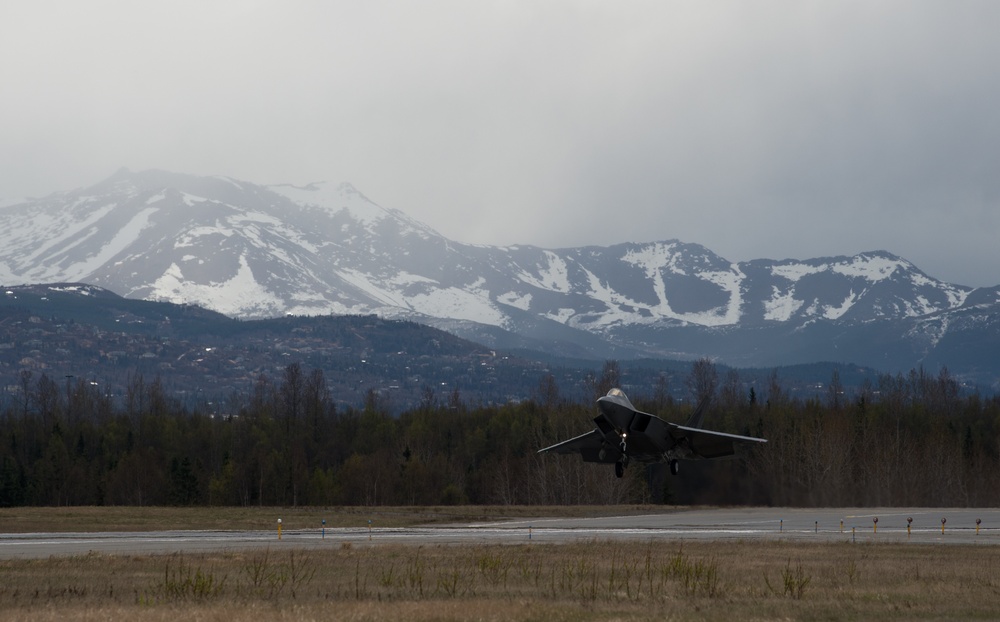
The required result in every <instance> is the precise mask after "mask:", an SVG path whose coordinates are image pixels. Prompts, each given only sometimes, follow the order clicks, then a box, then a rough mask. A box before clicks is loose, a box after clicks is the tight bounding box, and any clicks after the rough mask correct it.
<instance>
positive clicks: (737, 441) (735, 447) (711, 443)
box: [668, 423, 767, 460]
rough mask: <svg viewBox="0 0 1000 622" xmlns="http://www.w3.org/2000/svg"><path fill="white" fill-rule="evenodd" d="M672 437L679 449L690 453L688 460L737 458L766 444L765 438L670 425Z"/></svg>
mask: <svg viewBox="0 0 1000 622" xmlns="http://www.w3.org/2000/svg"><path fill="white" fill-rule="evenodd" d="M668 425H669V426H670V436H671V437H673V439H674V442H675V443H676V445H677V446H678V447H679V448H683V450H684V451H685V452H690V454H691V455H690V456H688V458H696V459H697V458H703V459H709V460H710V459H712V458H727V457H730V456H737V455H739V454H741V453H742V452H743V451H745V450H746V449H748V448H750V447H752V446H753V444H754V443H766V442H767V440H766V439H763V438H756V437H753V436H740V435H739V434H727V433H725V432H713V431H712V430H705V429H702V428H690V427H687V426H683V425H676V424H673V423H671V424H668Z"/></svg>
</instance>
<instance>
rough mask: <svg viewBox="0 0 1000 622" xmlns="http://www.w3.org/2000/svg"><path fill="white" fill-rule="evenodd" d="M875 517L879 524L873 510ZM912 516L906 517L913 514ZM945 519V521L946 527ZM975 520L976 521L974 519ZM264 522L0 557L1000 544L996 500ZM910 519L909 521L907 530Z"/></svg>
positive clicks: (1, 544)
mask: <svg viewBox="0 0 1000 622" xmlns="http://www.w3.org/2000/svg"><path fill="white" fill-rule="evenodd" d="M876 518H877V519H878V522H877V523H876V521H875V519H876ZM908 518H910V519H912V522H910V523H908V521H907V519H908ZM942 519H944V520H945V521H946V522H945V523H944V525H943V527H944V529H943V530H942ZM977 520H978V521H979V524H978V528H977ZM377 523H378V521H377V519H376V520H375V521H374V523H373V526H372V527H371V529H369V528H368V527H351V528H325V529H323V528H321V527H319V526H317V528H316V529H295V530H290V529H286V530H283V532H282V534H281V538H280V539H279V538H278V532H277V528H276V527H275V529H273V530H268V531H148V532H118V533H113V532H100V533H24V534H0V559H31V558H47V557H51V556H73V555H87V554H90V553H99V554H169V553H198V552H210V551H238V550H248V549H264V548H272V549H278V548H285V547H288V548H306V549H316V550H322V549H324V548H328V547H340V546H343V545H344V544H345V543H350V544H351V546H378V545H380V544H390V543H397V544H407V545H436V544H523V543H531V542H537V543H546V544H558V543H566V542H572V541H587V540H620V539H624V540H640V541H676V540H689V539H697V540H722V541H724V540H777V539H788V540H793V539H794V540H802V541H815V542H857V543H865V542H887V543H888V542H899V543H905V542H914V543H934V544H943V545H947V544H963V545H980V544H981V545H991V544H1000V509H954V508H951V509H948V508H912V509H907V508H882V509H873V508H864V509H846V508H827V509H800V508H795V509H792V508H727V509H694V510H678V511H676V512H670V513H655V514H644V515H635V516H612V517H600V518H551V517H550V518H536V519H519V520H516V521H497V522H482V523H463V524H453V525H436V526H424V527H420V526H418V527H402V528H383V527H379V526H378V524H377ZM908 525H909V529H908Z"/></svg>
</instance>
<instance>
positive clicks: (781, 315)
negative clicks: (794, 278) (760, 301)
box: [764, 286, 805, 322]
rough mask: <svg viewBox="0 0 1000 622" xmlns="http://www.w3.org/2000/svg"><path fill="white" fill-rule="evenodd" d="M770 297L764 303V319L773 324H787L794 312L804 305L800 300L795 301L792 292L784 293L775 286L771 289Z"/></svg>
mask: <svg viewBox="0 0 1000 622" xmlns="http://www.w3.org/2000/svg"><path fill="white" fill-rule="evenodd" d="M771 291H772V292H773V294H772V296H771V297H770V298H769V299H767V300H765V301H764V319H765V320H769V321H773V322H787V321H788V320H790V319H791V318H792V316H793V315H795V312H796V311H798V310H799V309H801V308H802V305H803V304H805V302H804V301H802V300H796V299H795V294H794V292H793V291H792V290H788V291H786V292H784V293H782V292H781V290H779V289H778V288H777V287H776V286H773V287H772V288H771Z"/></svg>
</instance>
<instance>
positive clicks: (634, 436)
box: [538, 389, 767, 477]
mask: <svg viewBox="0 0 1000 622" xmlns="http://www.w3.org/2000/svg"><path fill="white" fill-rule="evenodd" d="M709 401H710V400H708V399H705V400H703V401H702V402H701V403H700V404H699V405H698V408H696V409H695V411H694V414H692V415H691V418H690V419H688V421H687V425H677V424H675V423H670V422H667V421H664V420H663V419H660V418H659V417H657V416H655V415H650V414H649V413H644V412H641V411H639V410H636V408H635V406H633V405H632V402H630V401H628V398H627V397H626V396H625V394H624V393H623V392H622V391H621V389H611V390H610V391H608V394H607V395H605V396H604V397H602V398H599V399H598V400H597V407H598V409H599V410H600V411H601V414H599V415H597V416H596V417H594V423H595V424H597V428H596V429H594V430H591V431H590V432H587V433H586V434H581V435H580V436H577V437H576V438H571V439H569V440H568V441H563V442H561V443H556V444H555V445H552V446H551V447H546V448H545V449H542V450H539V452H538V453H546V452H550V451H551V452H555V453H557V454H572V453H579V454H580V455H581V456H582V457H583V460H584V462H603V463H606V464H608V463H612V462H613V463H614V465H615V475H616V476H618V477H622V476H623V475H624V474H625V467H626V466H628V464H629V462H630V461H632V460H636V461H638V462H666V463H668V464H669V465H670V472H671V473H672V474H674V475H677V472H678V470H679V464H678V463H679V461H681V460H714V459H718V458H732V457H739V456H740V455H742V454H744V453H745V452H746V450H748V449H749V448H750V447H753V446H754V445H755V444H757V443H766V442H767V440H765V439H763V438H755V437H752V436H739V435H737V434H726V433H725V432H713V431H711V430H704V429H702V428H701V420H702V417H704V415H705V408H706V407H707V406H708V402H709Z"/></svg>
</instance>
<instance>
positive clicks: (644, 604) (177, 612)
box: [0, 540, 1000, 622]
mask: <svg viewBox="0 0 1000 622" xmlns="http://www.w3.org/2000/svg"><path fill="white" fill-rule="evenodd" d="M996 558H997V549H996V548H994V547H989V546H971V545H970V546H942V545H923V544H909V543H906V544H903V543H897V544H850V543H846V542H845V543H826V544H813V543H807V542H797V541H773V540H772V541H753V542H751V541H743V542H701V541H685V542H662V541H656V542H610V541H601V542H579V543H573V544H562V545H552V544H520V545H506V546H505V545H467V546H456V545H444V546H404V545H384V546H364V547H360V546H358V547H351V546H347V545H344V546H342V547H341V548H339V549H332V550H328V551H324V552H316V551H303V550H281V551H280V552H278V551H272V550H267V549H261V550H257V551H247V552H239V553H235V552H233V553H216V554H199V555H184V556H180V555H170V556H134V555H133V556H124V555H123V556H106V555H87V556H80V557H69V558H50V559H45V560H8V561H2V562H0V619H18V620H55V619H58V620H63V619H77V620H107V619H136V620H151V621H155V620H170V621H171V622H173V621H175V620H177V619H184V620H220V621H222V620H226V621H227V622H228V621H230V620H254V619H272V620H293V619H294V620H312V619H316V620H320V619H331V618H336V619H338V620H390V619H391V620H396V619H407V620H452V619H453V620H468V619H478V620H495V621H505V620H654V619H655V620H665V619H666V620H670V619H674V620H695V619H697V620H702V619H705V620H733V619H759V620H769V619H817V620H841V619H897V620H914V619H917V620H919V619H954V620H958V619H962V620H966V619H970V618H980V619H995V618H998V617H1000V563H998V562H997V560H996Z"/></svg>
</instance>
